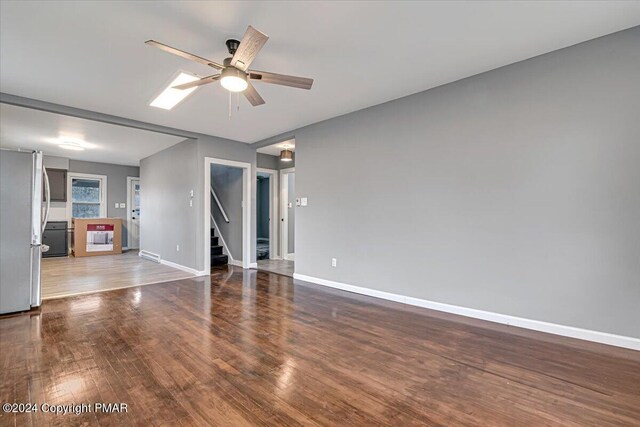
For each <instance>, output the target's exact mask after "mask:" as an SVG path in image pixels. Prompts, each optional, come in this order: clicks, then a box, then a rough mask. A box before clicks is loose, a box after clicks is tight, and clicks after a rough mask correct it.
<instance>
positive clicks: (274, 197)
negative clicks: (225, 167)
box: [256, 168, 280, 259]
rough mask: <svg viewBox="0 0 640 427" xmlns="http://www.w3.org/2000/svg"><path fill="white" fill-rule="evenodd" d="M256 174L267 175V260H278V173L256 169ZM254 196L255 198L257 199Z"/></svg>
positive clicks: (265, 169) (273, 170) (274, 170)
mask: <svg viewBox="0 0 640 427" xmlns="http://www.w3.org/2000/svg"><path fill="white" fill-rule="evenodd" d="M258 172H262V173H266V174H269V175H270V177H269V259H278V258H279V256H278V253H277V252H278V240H279V239H278V223H279V222H280V217H279V215H278V171H277V170H276V169H267V168H256V174H257V173H258ZM257 197H258V196H257V194H256V198H257Z"/></svg>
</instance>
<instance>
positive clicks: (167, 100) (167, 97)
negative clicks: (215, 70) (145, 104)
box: [149, 72, 200, 110]
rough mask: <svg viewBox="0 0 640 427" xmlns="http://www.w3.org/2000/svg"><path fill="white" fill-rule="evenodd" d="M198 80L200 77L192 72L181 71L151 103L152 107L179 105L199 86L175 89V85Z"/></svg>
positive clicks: (168, 108) (166, 107)
mask: <svg viewBox="0 0 640 427" xmlns="http://www.w3.org/2000/svg"><path fill="white" fill-rule="evenodd" d="M196 80H200V78H199V77H196V76H194V75H191V74H187V73H184V72H181V73H180V74H178V77H176V78H175V79H173V81H172V82H171V83H169V84H168V85H167V87H166V88H165V89H164V90H163V91H162V93H160V95H158V96H157V97H156V99H154V100H153V101H151V104H149V105H150V106H152V107H157V108H162V109H164V110H171V109H172V108H173V107H175V106H176V105H178V104H179V103H180V102H181V101H182V100H183V99H185V98H186V97H187V96H189V95H190V94H191V93H192V92H193V91H194V90H196V89H197V88H198V87H197V86H196V87H193V88H191V89H184V90H181V89H174V88H173V87H174V86H178V85H182V84H185V83H190V82H193V81H196Z"/></svg>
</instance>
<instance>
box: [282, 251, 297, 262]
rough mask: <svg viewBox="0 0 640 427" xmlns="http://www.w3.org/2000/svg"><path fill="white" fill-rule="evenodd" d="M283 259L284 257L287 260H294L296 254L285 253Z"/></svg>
mask: <svg viewBox="0 0 640 427" xmlns="http://www.w3.org/2000/svg"><path fill="white" fill-rule="evenodd" d="M284 259H286V260H287V261H295V260H296V254H295V253H293V254H287V255H285V257H284Z"/></svg>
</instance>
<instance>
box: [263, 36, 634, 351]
mask: <svg viewBox="0 0 640 427" xmlns="http://www.w3.org/2000/svg"><path fill="white" fill-rule="evenodd" d="M639 70H640V27H636V28H633V29H630V30H627V31H624V32H620V33H616V34H613V35H610V36H607V37H603V38H600V39H596V40H592V41H589V42H586V43H583V44H580V45H576V46H573V47H570V48H567V49H563V50H560V51H556V52H552V53H550V54H546V55H542V56H539V57H536V58H533V59H530V60H527V61H523V62H520V63H517V64H513V65H510V66H507V67H503V68H500V69H497V70H493V71H490V72H487V73H484V74H481V75H478V76H474V77H471V78H468V79H465V80H461V81H458V82H455V83H452V84H448V85H445V86H441V87H438V88H435V89H432V90H429V91H426V92H423V93H419V94H416V95H412V96H409V97H406V98H402V99H399V100H396V101H392V102H389V103H386V104H382V105H378V106H375V107H372V108H369V109H366V110H362V111H358V112H355V113H351V114H348V115H345V116H342V117H338V118H335V119H331V120H328V121H325V122H321V123H317V124H314V125H311V126H308V127H305V128H302V129H299V130H296V131H292V132H288V133H287V134H285V135H280V136H278V137H274V138H272V139H270V140H265V141H262V142H260V143H259V144H256V145H255V147H257V146H262V145H267V144H269V143H270V142H271V141H276V140H282V139H285V138H289V137H291V136H295V138H296V151H297V153H298V154H299V155H300V156H299V159H298V163H299V164H298V165H297V167H296V181H297V182H296V186H297V188H296V193H297V196H298V197H308V198H309V206H308V207H305V208H298V212H297V216H296V221H297V225H296V232H297V236H296V243H297V245H296V272H297V273H300V274H305V275H310V276H314V277H319V278H323V279H329V280H334V281H339V282H344V283H349V284H352V285H357V286H362V287H366V288H372V289H377V290H382V291H387V292H392V293H396V294H402V295H407V296H412V297H417V298H423V299H427V300H431V301H437V302H441V303H448V304H454V305H458V306H464V307H471V308H475V309H481V310H487V311H491V312H497V313H503V314H508V315H513V316H519V317H524V318H529V319H536V320H540V321H546V322H552V323H557V324H562V325H569V326H575V327H579V328H586V329H590V330H596V331H602V332H609V333H614V334H619V335H625V336H630V337H636V338H640V310H639V309H638V307H639V303H640V262H639V261H640V220H639V218H640V166H639V165H640V120H638V118H639V117H640V116H639V112H640V96H639V94H640V72H639ZM336 153H340V155H339V156H336V155H335V154H336ZM329 164H330V165H331V171H330V173H328V171H327V165H329ZM373 189H375V191H374V190H373ZM332 257H337V258H338V267H337V268H332V267H331V258H332Z"/></svg>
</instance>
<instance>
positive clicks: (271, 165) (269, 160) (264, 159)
mask: <svg viewBox="0 0 640 427" xmlns="http://www.w3.org/2000/svg"><path fill="white" fill-rule="evenodd" d="M256 156H257V166H258V167H259V168H265V169H276V170H278V163H279V162H280V159H278V158H277V157H276V156H271V155H269V154H263V153H256Z"/></svg>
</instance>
